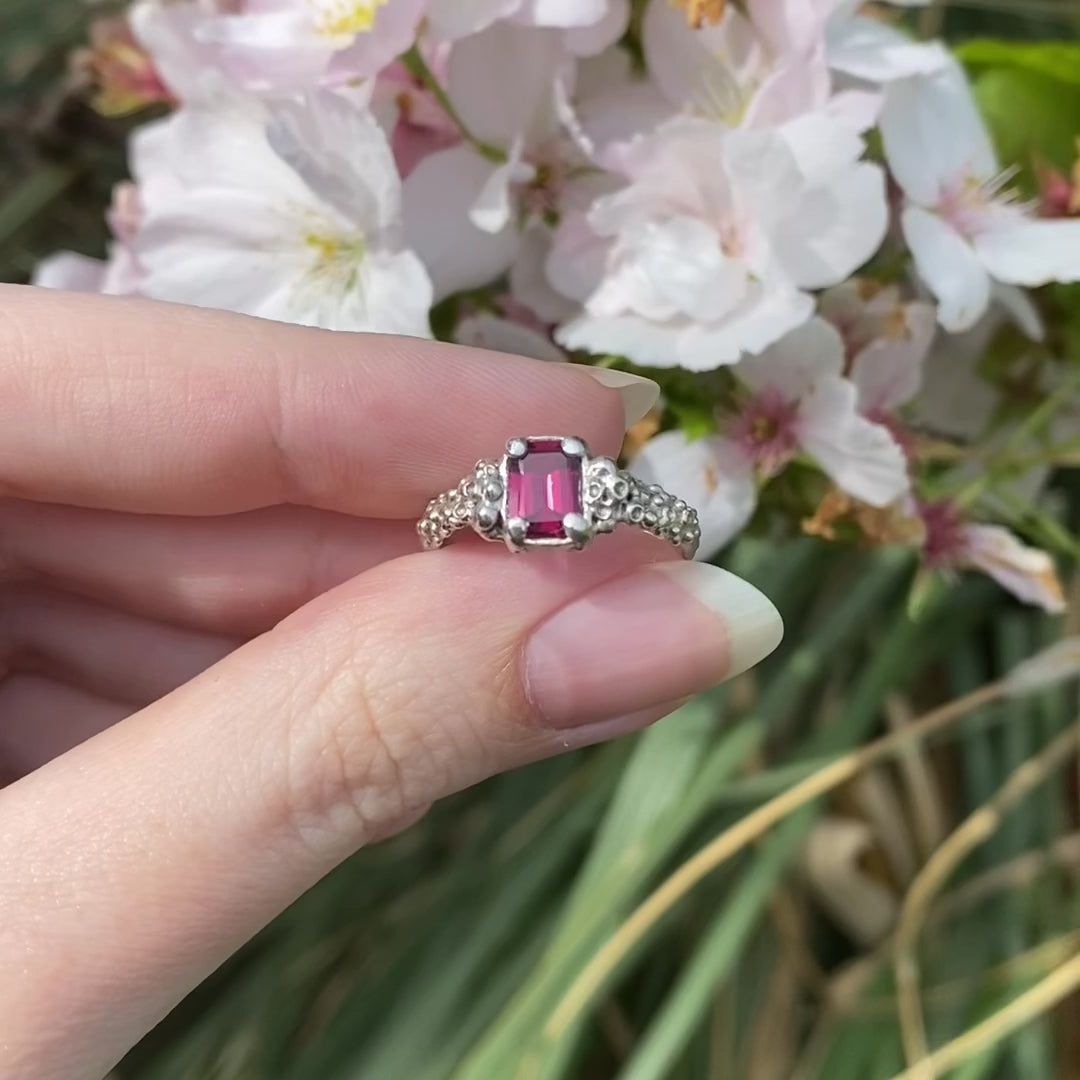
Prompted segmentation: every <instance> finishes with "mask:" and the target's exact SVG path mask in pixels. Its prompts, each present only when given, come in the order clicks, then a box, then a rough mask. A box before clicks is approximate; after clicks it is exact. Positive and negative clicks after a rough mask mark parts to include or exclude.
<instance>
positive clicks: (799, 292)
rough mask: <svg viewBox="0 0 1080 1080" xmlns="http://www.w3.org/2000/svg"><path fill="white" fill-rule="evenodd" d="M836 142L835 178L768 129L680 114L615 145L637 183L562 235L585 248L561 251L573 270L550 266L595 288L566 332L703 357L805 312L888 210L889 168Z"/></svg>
mask: <svg viewBox="0 0 1080 1080" xmlns="http://www.w3.org/2000/svg"><path fill="white" fill-rule="evenodd" d="M860 148H861V144H860ZM838 149H839V150H840V152H839V153H838V154H837V155H835V156H833V157H832V160H831V165H830V173H829V176H828V180H827V182H826V180H825V178H824V177H821V178H818V179H815V180H813V181H811V180H809V179H808V178H807V176H806V175H805V173H804V171H803V170H802V169H801V168H800V166H799V163H798V162H797V161H796V159H795V156H794V153H793V151H792V149H791V147H790V145H789V144H788V142H787V141H786V140H785V139H784V138H783V137H781V136H780V135H779V134H778V133H777V132H775V131H772V130H769V129H764V130H751V131H742V130H740V131H730V130H728V129H726V128H724V127H721V126H719V125H716V124H713V123H710V122H708V121H704V120H698V119H692V118H679V119H676V120H672V121H669V122H667V123H666V124H664V125H662V126H661V127H660V128H658V129H657V130H656V131H655V132H653V133H652V134H649V135H645V136H642V137H640V138H638V139H636V140H635V141H634V142H633V143H631V144H629V145H628V146H626V147H625V149H624V150H623V151H622V152H621V153H620V154H619V155H618V158H619V164H620V167H621V170H622V172H623V174H624V175H625V176H626V178H627V180H628V181H629V182H628V184H627V185H626V186H625V187H624V188H622V189H621V190H619V191H617V192H615V193H614V194H611V195H607V196H602V197H601V198H599V199H597V200H596V202H595V203H594V204H593V206H592V208H591V210H590V211H589V213H588V215H587V218H575V219H571V220H570V221H568V222H567V223H566V225H565V227H564V228H561V229H560V233H559V237H558V238H557V242H556V247H557V248H563V247H566V248H569V249H570V250H571V251H573V252H579V253H583V252H584V251H585V250H586V249H588V257H587V258H586V257H585V256H584V254H581V255H579V256H578V258H577V264H576V266H575V265H574V260H573V259H570V258H562V259H556V260H555V261H554V264H553V270H554V269H555V268H560V269H563V271H564V272H562V273H553V274H552V283H553V284H554V285H555V287H556V288H557V289H559V290H560V291H562V292H564V293H565V294H566V295H568V296H571V297H574V298H576V299H580V300H584V302H585V311H584V313H583V314H582V315H580V316H579V317H578V318H576V319H572V320H571V321H570V322H568V323H567V324H566V325H564V326H563V327H562V328H561V330H560V332H559V335H558V337H559V340H560V342H561V344H563V345H565V346H567V347H569V348H581V349H589V350H591V351H593V352H599V353H605V352H612V353H618V354H621V355H624V356H627V357H628V358H630V359H631V360H633V361H634V362H636V363H640V364H646V365H652V366H656V367H670V366H674V365H681V366H683V367H686V368H689V369H691V370H694V371H704V370H709V369H711V368H715V367H718V366H720V365H723V364H733V363H735V362H737V361H738V360H739V359H740V357H741V356H743V355H744V354H746V353H751V354H754V353H760V352H761V351H762V350H763V349H764V348H766V347H767V346H769V345H770V344H772V343H773V342H775V341H777V340H778V339H779V338H781V337H782V336H783V335H784V334H785V333H787V332H788V331H789V330H792V329H794V328H795V327H797V326H799V325H800V324H801V323H803V322H805V321H806V320H807V319H808V318H809V317H810V315H811V314H812V311H813V298H812V297H811V296H810V294H809V292H808V291H807V290H810V289H818V288H825V287H827V286H830V285H835V284H837V283H838V282H840V281H842V280H843V279H844V278H846V277H847V276H848V275H849V274H851V273H852V271H854V270H855V269H856V268H857V267H859V266H860V265H861V264H862V263H863V262H865V260H866V259H868V258H869V257H870V256H871V255H872V254H873V252H874V251H875V249H876V248H877V247H878V245H879V244H880V242H881V239H882V237H883V235H884V232H885V228H886V224H887V216H888V215H887V208H886V203H885V193H884V178H883V175H882V173H881V170H880V169H879V168H878V167H877V166H874V165H871V164H867V163H865V162H857V161H853V160H851V158H850V157H844V156H843V154H844V153H845V152H848V153H849V152H850V148H849V147H848V146H847V144H846V142H845V143H843V145H842V146H841V147H839V148H838ZM858 152H859V148H856V153H858ZM821 157H822V159H823V160H824V159H826V158H829V157H830V155H829V154H828V148H827V147H823V148H822V154H821ZM586 227H587V229H588V230H590V231H591V233H592V235H593V238H594V239H593V241H592V245H591V247H590V245H589V239H588V236H587V235H585V234H583V229H585V228H586ZM597 239H598V240H599V241H600V242H601V243H597ZM605 245H606V247H605ZM565 268H571V269H573V270H574V273H573V274H570V273H567V272H565Z"/></svg>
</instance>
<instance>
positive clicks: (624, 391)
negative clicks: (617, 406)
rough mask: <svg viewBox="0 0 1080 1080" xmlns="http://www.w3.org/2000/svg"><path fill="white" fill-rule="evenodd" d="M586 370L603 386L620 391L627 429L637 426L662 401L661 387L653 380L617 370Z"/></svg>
mask: <svg viewBox="0 0 1080 1080" xmlns="http://www.w3.org/2000/svg"><path fill="white" fill-rule="evenodd" d="M585 370H586V371H587V372H588V373H589V374H590V375H591V376H592V377H593V378H594V379H595V380H596V381H597V382H598V383H599V384H600V385H601V386H606V387H608V388H610V389H611V390H618V391H619V396H620V397H621V398H622V403H623V413H624V414H625V416H626V426H627V427H629V426H630V425H631V424H636V423H637V422H638V421H639V420H640V419H641V418H642V417H643V416H644V415H645V414H646V413H647V412H648V411H649V410H650V409H651V408H652V407H653V406H654V405H655V404H656V403H657V402H658V401H659V400H660V387H659V386H657V385H656V383H654V382H653V381H652V379H643V378H642V377H641V376H640V375H631V374H630V373H629V372H627V371H618V370H616V369H615V368H600V367H587V368H585Z"/></svg>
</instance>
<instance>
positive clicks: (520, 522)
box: [506, 518, 529, 551]
mask: <svg viewBox="0 0 1080 1080" xmlns="http://www.w3.org/2000/svg"><path fill="white" fill-rule="evenodd" d="M528 533H529V523H528V522H527V521H526V520H525V519H524V518H510V520H509V521H507V523H506V546H507V547H508V548H509V549H510V550H511V551H524V550H525V545H526V538H527V536H528Z"/></svg>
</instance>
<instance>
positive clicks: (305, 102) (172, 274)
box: [134, 92, 431, 336]
mask: <svg viewBox="0 0 1080 1080" xmlns="http://www.w3.org/2000/svg"><path fill="white" fill-rule="evenodd" d="M134 164H135V170H136V175H138V176H139V177H140V180H141V181H142V184H141V194H142V201H143V212H144V216H143V220H142V223H141V226H140V228H139V231H138V237H137V242H136V250H137V254H138V258H139V261H140V263H141V265H142V267H143V269H144V271H145V277H144V279H143V282H142V291H143V292H144V293H145V294H147V295H149V296H155V297H159V298H162V299H167V300H178V301H182V302H185V303H191V304H202V305H207V306H213V307H224V308H230V309H232V310H235V311H244V312H247V313H249V314H253V315H263V316H266V317H268V318H275V319H282V320H286V321H289V322H295V323H302V324H307V325H313V326H322V327H327V328H329V329H341V330H374V331H379V332H385V333H401V334H414V335H422V336H426V335H428V334H429V332H430V331H429V328H428V317H427V316H428V309H429V307H430V305H431V284H430V281H429V279H428V276H427V273H426V272H425V270H424V268H423V266H422V264H421V263H420V261H419V259H417V257H416V256H415V255H414V254H413V253H412V252H411V251H409V250H407V249H406V248H405V247H404V246H403V243H402V239H401V220H400V181H399V178H398V175H397V172H396V170H395V168H394V162H393V158H392V156H391V152H390V148H389V145H388V144H387V141H386V137H385V135H384V134H383V132H382V130H381V129H380V128H379V126H378V125H377V124H376V123H375V121H374V120H373V119H372V117H371V116H370V114H367V113H364V112H361V111H360V110H358V109H355V108H353V107H352V106H351V105H350V104H349V103H348V102H347V101H345V100H343V99H342V98H340V97H338V96H337V95H335V94H331V93H328V92H321V93H320V92H316V93H313V94H311V95H309V96H308V97H306V98H304V99H302V100H299V101H295V102H280V103H278V104H277V105H275V106H274V107H273V108H268V107H265V106H263V105H261V104H260V103H259V102H257V101H255V100H254V99H250V98H248V99H244V98H238V99H232V100H229V101H227V102H218V103H216V104H215V105H214V106H213V107H207V108H197V107H192V108H189V109H184V110H181V111H180V112H179V113H177V114H176V115H175V116H173V117H171V118H170V119H168V120H165V121H163V122H161V123H159V124H156V125H151V126H150V128H149V129H144V132H143V134H142V136H141V138H140V139H139V140H137V141H136V143H135V146H134Z"/></svg>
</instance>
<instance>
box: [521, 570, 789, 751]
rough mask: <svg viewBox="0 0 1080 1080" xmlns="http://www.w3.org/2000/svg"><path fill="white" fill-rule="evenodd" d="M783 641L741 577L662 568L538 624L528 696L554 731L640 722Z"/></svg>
mask: <svg viewBox="0 0 1080 1080" xmlns="http://www.w3.org/2000/svg"><path fill="white" fill-rule="evenodd" d="M783 633H784V629H783V623H782V622H781V619H780V615H779V613H778V612H777V610H776V608H775V607H773V605H772V603H771V601H769V599H768V598H767V597H766V596H765V595H764V594H762V593H761V592H759V591H758V590H757V589H755V588H754V586H753V585H750V584H749V583H748V582H746V581H743V580H742V578H738V577H736V576H735V575H734V574H729V573H728V572H727V571H726V570H720V569H718V568H717V567H715V566H709V565H707V564H705V563H686V562H684V563H663V564H659V565H654V566H649V567H646V568H643V569H640V570H636V571H634V572H633V573H630V574H627V575H625V576H623V577H619V578H616V579H615V580H614V581H609V582H606V583H605V584H603V585H601V586H599V587H598V588H596V589H594V590H592V591H591V592H589V593H587V594H586V595H585V596H583V597H581V598H580V599H578V600H575V601H574V602H573V603H572V604H570V605H569V606H567V607H565V608H563V609H562V610H561V611H559V612H557V613H556V614H555V615H553V616H552V617H551V618H550V619H548V620H547V621H546V622H544V623H543V624H541V625H540V626H539V627H538V628H537V629H536V631H535V632H534V633H533V635H532V637H531V638H530V639H529V642H528V644H527V645H526V648H525V676H526V688H527V692H528V694H529V697H530V699H531V701H532V704H533V707H534V708H535V710H536V712H537V714H538V715H539V717H540V719H541V720H542V721H543V722H545V723H546V724H547V725H548V726H549V727H552V728H556V729H558V728H571V727H578V726H581V725H586V724H595V723H597V722H598V721H604V720H610V719H611V718H613V717H631V716H634V715H641V716H647V715H648V711H649V710H650V709H651V708H652V707H653V706H657V705H662V704H664V703H665V702H671V701H673V700H677V699H680V698H684V697H688V696H690V695H691V694H696V693H698V692H700V691H702V690H705V689H708V687H710V686H714V685H716V684H717V683H719V682H723V681H724V680H725V679H730V678H733V677H734V676H736V675H739V674H741V673H742V672H744V671H746V669H747V668H750V667H753V665H754V664H756V663H758V661H759V660H762V659H764V658H765V657H766V656H768V655H769V653H771V652H772V651H773V649H775V648H776V646H777V645H779V644H780V639H781V638H782V637H783ZM632 726H633V725H628V726H627V730H629V729H630V727H632Z"/></svg>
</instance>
